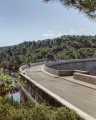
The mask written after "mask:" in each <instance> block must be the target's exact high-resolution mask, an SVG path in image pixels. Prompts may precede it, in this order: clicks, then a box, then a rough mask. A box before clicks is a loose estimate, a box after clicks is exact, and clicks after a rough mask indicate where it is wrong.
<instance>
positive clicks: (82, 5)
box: [44, 0, 96, 19]
mask: <svg viewBox="0 0 96 120" xmlns="http://www.w3.org/2000/svg"><path fill="white" fill-rule="evenodd" d="M49 1H60V2H61V3H62V4H63V5H64V6H65V7H68V8H70V7H74V8H75V9H79V11H81V12H83V13H85V14H86V15H87V16H88V17H89V18H93V19H95V18H96V0H44V2H49Z"/></svg>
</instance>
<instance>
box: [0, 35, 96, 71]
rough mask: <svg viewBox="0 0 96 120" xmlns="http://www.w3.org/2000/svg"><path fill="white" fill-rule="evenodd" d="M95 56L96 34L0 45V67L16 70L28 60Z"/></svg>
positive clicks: (37, 60)
mask: <svg viewBox="0 0 96 120" xmlns="http://www.w3.org/2000/svg"><path fill="white" fill-rule="evenodd" d="M92 57H96V36H84V35H82V36H79V35H77V36H75V35H73V36H70V35H64V36H61V37H60V38H54V39H46V40H42V41H40V40H38V41H37V42H36V41H32V42H23V43H21V44H18V45H14V46H9V47H3V48H2V47H0V67H4V68H6V69H10V70H17V69H18V68H19V67H20V66H21V65H23V64H26V63H28V62H41V61H44V60H46V59H53V60H54V59H55V60H63V59H81V58H92Z"/></svg>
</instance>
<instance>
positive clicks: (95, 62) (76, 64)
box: [45, 59, 96, 75]
mask: <svg viewBox="0 0 96 120" xmlns="http://www.w3.org/2000/svg"><path fill="white" fill-rule="evenodd" d="M45 66H46V67H48V68H51V69H54V70H60V72H61V74H62V70H63V72H65V71H64V70H66V71H67V70H68V72H69V71H70V73H72V72H71V71H73V70H75V69H76V70H81V71H89V72H90V74H91V75H96V59H77V60H64V61H57V62H49V63H46V64H45ZM45 69H46V68H45ZM47 71H48V69H47ZM50 71H53V70H50ZM54 73H55V71H54Z"/></svg>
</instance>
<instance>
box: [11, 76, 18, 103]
mask: <svg viewBox="0 0 96 120" xmlns="http://www.w3.org/2000/svg"><path fill="white" fill-rule="evenodd" d="M10 77H11V78H12V79H13V81H14V86H16V83H15V80H16V77H14V76H10ZM9 96H13V99H14V100H15V101H18V102H20V91H19V92H17V93H15V94H10V93H9Z"/></svg>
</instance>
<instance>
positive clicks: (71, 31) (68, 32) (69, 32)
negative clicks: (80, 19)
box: [42, 28, 85, 38]
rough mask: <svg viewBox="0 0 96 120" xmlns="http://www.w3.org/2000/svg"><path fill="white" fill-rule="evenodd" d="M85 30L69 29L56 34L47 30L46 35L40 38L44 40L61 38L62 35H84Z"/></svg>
mask: <svg viewBox="0 0 96 120" xmlns="http://www.w3.org/2000/svg"><path fill="white" fill-rule="evenodd" d="M84 31H85V29H83V28H82V29H74V28H70V29H69V30H66V32H64V31H57V32H52V31H51V30H49V31H48V32H47V33H45V34H43V35H42V36H43V37H44V38H56V37H61V36H62V35H82V34H83V33H84Z"/></svg>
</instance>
